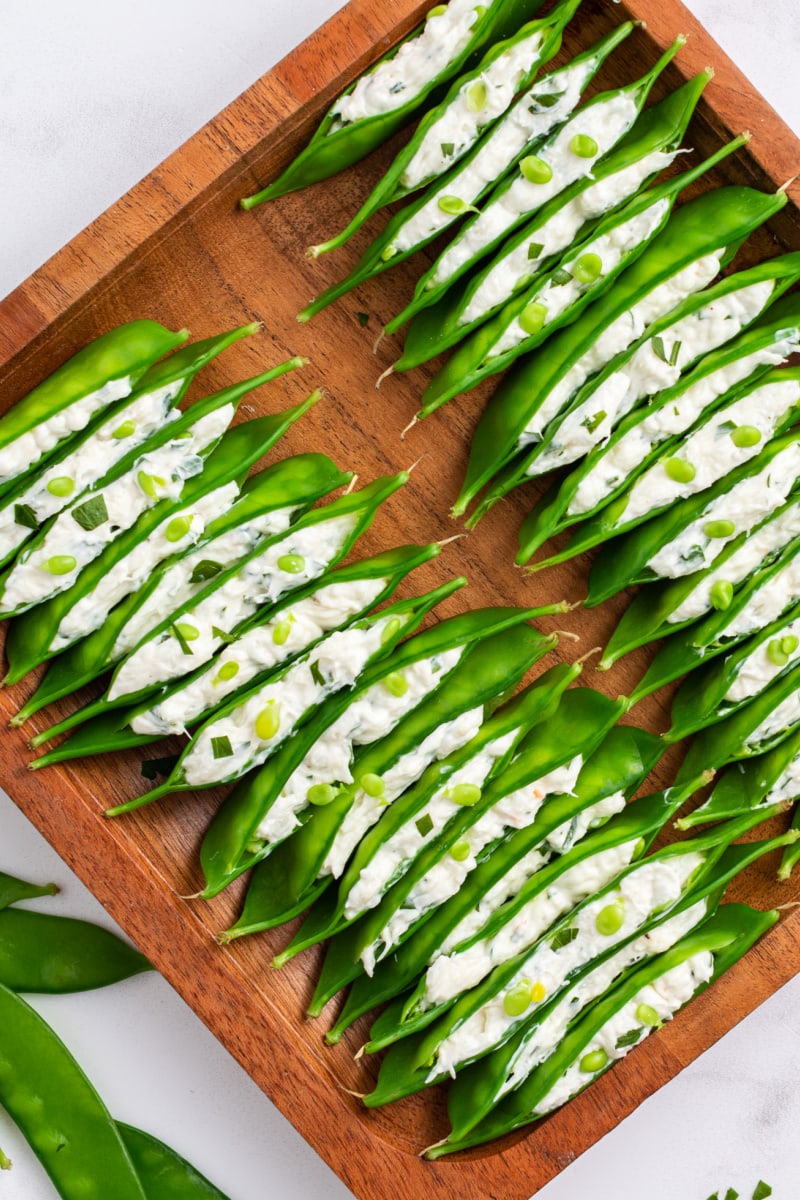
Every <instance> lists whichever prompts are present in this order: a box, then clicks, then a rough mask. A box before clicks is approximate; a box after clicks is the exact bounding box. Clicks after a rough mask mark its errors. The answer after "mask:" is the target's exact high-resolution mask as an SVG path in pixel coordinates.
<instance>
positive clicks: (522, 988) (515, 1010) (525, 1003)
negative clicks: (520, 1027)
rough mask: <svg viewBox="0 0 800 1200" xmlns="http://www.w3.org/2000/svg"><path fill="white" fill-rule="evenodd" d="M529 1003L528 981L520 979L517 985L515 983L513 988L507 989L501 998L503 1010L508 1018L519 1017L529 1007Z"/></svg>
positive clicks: (529, 990)
mask: <svg viewBox="0 0 800 1200" xmlns="http://www.w3.org/2000/svg"><path fill="white" fill-rule="evenodd" d="M530 1003H531V981H530V979H520V981H519V983H515V984H514V986H513V987H511V988H509V989H508V991H507V992H506V994H505V996H504V997H503V1009H504V1011H505V1012H506V1014H507V1015H508V1016H509V1017H521V1016H522V1014H523V1013H524V1012H525V1011H526V1010H527V1009H528V1008H529V1007H530Z"/></svg>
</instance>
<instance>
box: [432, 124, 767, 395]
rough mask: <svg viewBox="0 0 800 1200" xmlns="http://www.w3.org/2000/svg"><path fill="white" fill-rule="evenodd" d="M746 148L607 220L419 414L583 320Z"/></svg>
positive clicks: (501, 319) (534, 287)
mask: <svg viewBox="0 0 800 1200" xmlns="http://www.w3.org/2000/svg"><path fill="white" fill-rule="evenodd" d="M746 142H747V138H746V137H741V138H736V139H734V141H732V142H729V143H728V144H727V145H726V146H723V147H722V149H721V150H719V151H717V153H716V154H712V155H711V157H710V158H707V159H705V160H704V161H703V162H702V163H700V164H699V165H698V166H697V167H694V168H692V169H691V170H689V171H685V172H683V173H682V174H681V175H675V176H673V177H672V178H671V179H668V180H666V182H664V183H661V184H658V185H657V186H656V187H653V188H650V189H649V190H648V191H646V192H641V193H640V194H639V195H637V196H635V197H634V198H633V199H632V200H630V201H629V202H628V203H627V204H625V205H624V206H623V207H622V208H616V209H614V211H613V212H612V213H610V214H608V215H607V216H605V217H603V218H602V220H600V221H599V223H597V224H596V225H595V226H594V228H593V229H592V230H591V232H590V233H589V234H588V236H586V237H585V238H584V239H583V240H582V241H579V242H578V243H577V244H575V243H573V244H572V245H571V246H569V248H568V249H567V250H566V251H565V253H564V254H563V255H562V256H561V258H560V259H559V260H558V261H557V264H556V265H554V266H553V268H552V269H548V270H545V271H541V272H538V273H537V274H536V276H535V278H534V282H532V283H531V284H530V285H529V286H526V287H524V288H522V289H521V290H520V292H519V294H518V295H516V296H514V297H512V299H510V300H509V301H508V302H507V303H506V304H505V305H504V306H503V308H502V309H501V310H500V311H499V312H498V313H497V314H496V315H495V316H494V317H493V318H492V319H491V320H490V321H488V322H486V323H485V324H483V325H481V327H480V328H479V329H477V330H475V332H474V333H472V334H471V335H470V337H468V338H467V339H466V340H465V341H463V342H462V343H461V345H460V346H459V347H458V348H457V349H456V351H455V353H454V354H453V355H452V357H451V358H450V359H449V360H448V361H447V362H446V363H445V365H444V366H443V367H442V368H441V369H440V370H439V371H438V372H437V373H436V375H434V377H433V379H432V380H431V381H430V383H429V384H428V385H427V387H426V388H425V391H424V393H423V396H422V405H421V407H420V412H419V416H426V417H427V416H430V414H431V413H432V412H435V411H436V409H437V408H440V407H441V406H442V405H443V404H446V403H447V401H448V400H452V399H453V397H455V396H457V395H459V394H460V393H462V392H469V391H472V389H473V388H475V387H477V386H478V384H479V383H481V381H482V380H484V379H487V378H488V377H489V376H491V375H497V374H499V373H500V372H501V371H504V370H505V369H506V367H508V366H510V365H511V363H513V362H514V361H515V360H516V359H517V358H519V357H520V355H523V354H528V353H531V352H532V351H534V350H535V349H536V348H537V347H538V346H540V345H541V343H542V342H544V341H545V340H546V339H547V338H548V337H550V336H551V334H552V333H554V332H555V330H557V329H560V328H561V327H562V326H564V325H569V324H571V323H572V322H573V321H574V320H576V319H577V318H578V317H579V316H580V314H581V312H582V311H583V309H584V308H586V306H587V305H588V304H591V303H592V302H593V301H595V300H597V299H598V297H599V296H601V295H602V294H603V293H604V292H606V291H607V290H608V289H609V288H610V287H612V286H613V284H614V282H615V280H616V279H617V278H618V276H619V275H620V274H621V273H622V272H623V271H624V270H626V269H627V268H629V267H630V266H632V265H633V263H634V262H635V261H636V259H637V258H639V256H640V255H641V254H643V253H644V251H645V250H646V248H647V246H648V245H649V244H650V243H651V242H652V241H653V240H654V239H655V238H656V237H657V236H658V234H659V233H661V232H662V231H663V229H664V227H665V225H666V223H667V221H668V219H669V216H670V213H671V212H672V208H673V205H674V204H675V201H676V199H677V197H678V193H679V192H680V191H682V189H683V188H685V187H688V186H689V185H690V184H691V183H693V182H694V181H695V179H697V178H698V177H699V176H701V175H703V174H705V172H706V171H709V170H711V169H712V168H713V167H715V166H716V165H717V164H718V163H719V162H720V161H721V160H722V159H724V158H726V157H727V156H728V155H729V154H732V153H733V152H734V151H735V150H738V149H739V147H740V146H742V145H744V144H745V143H746Z"/></svg>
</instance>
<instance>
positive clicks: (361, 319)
mask: <svg viewBox="0 0 800 1200" xmlns="http://www.w3.org/2000/svg"><path fill="white" fill-rule="evenodd" d="M356 316H357V317H358V323H359V325H360V326H361V328H362V329H363V328H364V326H365V325H369V313H365V312H358V313H356Z"/></svg>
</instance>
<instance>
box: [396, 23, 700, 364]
mask: <svg viewBox="0 0 800 1200" xmlns="http://www.w3.org/2000/svg"><path fill="white" fill-rule="evenodd" d="M624 28H625V27H624V26H621V27H620V31H621V30H622V29H624ZM618 32H619V31H618ZM605 44H606V43H605V42H604V41H603V42H599V43H598V45H597V46H595V47H592V49H591V50H589V51H586V52H585V53H584V54H582V55H579V56H578V58H575V59H573V60H572V62H570V63H568V64H567V66H566V67H562V68H561V70H559V71H555V72H553V73H552V74H551V75H547V76H545V77H544V79H543V80H542V81H541V84H540V85H539V86H540V87H544V86H545V85H548V86H552V87H553V88H554V90H557V89H558V86H565V85H566V84H567V83H568V82H569V81H570V77H571V76H572V75H573V73H575V72H577V70H578V67H579V66H581V65H582V64H583V69H586V67H589V66H594V63H593V61H592V60H593V57H594V55H595V54H596V53H598V54H599V53H600V52H601V51H602V50H603V48H604V46H605ZM710 78H711V75H710V72H708V71H704V72H702V73H701V74H700V75H696V76H695V77H694V79H690V80H689V82H688V83H685V84H684V85H683V87H681V88H678V89H677V91H675V92H672V93H670V95H669V96H667V97H666V99H664V100H661V101H660V102H659V103H658V104H654V105H651V106H650V108H646V109H644V110H643V112H641V113H640V114H639V115H638V117H637V118H636V120H635V122H634V123H633V126H632V127H631V129H630V130H629V131H628V133H627V134H626V135H625V137H623V138H622V139H621V140H620V141H619V143H618V144H617V145H616V146H615V147H614V149H613V150H611V151H609V153H608V154H606V155H604V156H603V158H602V159H600V160H599V162H598V163H597V165H596V166H595V168H594V171H593V172H592V175H593V178H591V179H589V178H587V179H580V180H577V181H576V182H575V183H574V184H572V185H571V186H570V187H569V188H567V189H566V191H565V192H564V193H563V194H562V195H561V196H556V197H555V198H554V199H553V200H551V201H550V202H549V203H548V204H546V205H545V206H544V208H543V209H542V210H541V212H540V213H538V214H537V215H536V216H535V217H534V219H533V220H532V221H529V222H528V223H527V224H525V225H523V226H522V227H521V228H520V229H519V230H518V231H517V232H516V233H514V234H513V235H512V236H511V237H509V238H508V239H507V240H506V241H505V242H504V243H503V247H502V250H501V251H500V252H499V253H498V254H497V255H496V256H495V258H494V259H493V260H492V262H490V263H489V264H488V266H485V267H483V268H481V269H480V270H478V271H476V272H475V273H474V274H472V275H470V276H469V278H468V279H467V280H466V281H465V282H464V285H463V287H462V288H454V289H452V290H450V291H445V292H444V295H442V296H441V298H440V299H439V300H437V301H436V303H435V304H431V305H430V307H428V297H427V293H425V292H423V293H422V294H421V296H417V297H415V298H414V299H413V300H412V301H411V303H410V304H408V305H407V306H406V308H405V309H404V310H403V311H402V312H401V313H400V314H399V315H398V316H397V317H395V318H393V319H392V320H391V321H389V322H388V323H387V325H386V332H387V333H395V332H396V331H397V330H398V329H399V328H400V327H401V326H402V325H403V324H404V323H405V322H406V321H407V320H409V319H410V320H411V324H410V326H409V329H408V332H407V334H406V339H405V345H404V347H403V353H402V356H401V357H400V359H399V360H398V361H397V362H396V363H395V364H394V368H393V369H394V370H395V371H408V370H410V369H411V368H412V367H415V366H419V365H420V364H421V363H423V362H427V361H428V360H429V359H431V358H434V357H435V356H436V355H437V354H440V353H441V352H442V351H443V350H447V349H448V348H449V347H450V346H453V345H455V343H456V342H459V341H461V339H462V338H463V337H465V336H466V335H467V334H469V333H471V332H472V330H473V329H475V328H476V327H477V326H478V325H480V324H481V323H482V322H483V321H485V320H488V318H489V317H491V316H492V314H493V313H494V312H496V310H497V309H498V308H500V307H501V305H503V304H504V303H505V301H506V300H507V299H510V298H511V296H512V295H514V294H516V292H518V291H519V290H520V289H521V288H522V287H525V286H527V284H528V282H529V281H531V280H532V278H533V275H534V273H536V274H538V273H539V272H541V271H542V270H543V269H545V268H546V267H548V265H549V264H550V263H552V262H553V261H554V258H555V256H556V255H557V254H560V253H562V252H563V251H564V250H566V249H567V247H568V246H569V245H570V243H571V242H572V241H573V239H574V238H575V237H576V235H577V234H578V233H579V231H580V230H581V229H582V228H583V227H584V226H585V225H586V224H587V222H589V221H591V220H593V219H596V218H598V217H600V216H602V215H603V214H604V213H606V212H608V211H610V210H611V209H612V208H614V207H616V205H618V204H620V203H622V202H623V201H624V200H626V199H629V198H630V197H631V196H633V195H634V194H635V193H636V192H637V191H638V190H639V188H640V187H642V186H643V185H644V184H645V182H646V181H647V180H648V179H649V178H652V177H653V176H654V175H656V174H657V173H658V172H659V171H660V170H662V169H663V168H664V167H667V166H669V164H670V163H671V162H672V160H673V158H674V157H675V154H676V153H677V151H678V146H679V145H680V141H681V138H682V137H683V135H684V133H685V131H686V126H687V125H688V123H689V118H690V116H691V114H692V112H693V110H694V107H695V105H696V104H697V101H698V99H699V97H700V93H701V92H702V90H703V88H704V87H705V85H706V83H707V82H708V80H709V79H710ZM561 80H563V81H564V83H563V84H560V81H561ZM551 81H552V82H551ZM566 98H567V92H566V91H565V96H564V99H563V100H559V101H558V106H559V107H560V106H561V104H562V103H563V102H564V100H566Z"/></svg>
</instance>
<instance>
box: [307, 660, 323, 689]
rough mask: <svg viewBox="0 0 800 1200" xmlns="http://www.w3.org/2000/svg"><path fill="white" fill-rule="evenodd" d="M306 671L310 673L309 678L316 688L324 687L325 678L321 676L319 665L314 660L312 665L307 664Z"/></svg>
mask: <svg viewBox="0 0 800 1200" xmlns="http://www.w3.org/2000/svg"><path fill="white" fill-rule="evenodd" d="M308 669H309V671H310V672H311V678H312V679H313V680H314V683H316V685H317V687H324V686H325V676H324V675H323V674H322V671H320V669H319V663H318V662H317V660H316V659H314V661H313V662H312V663H309V664H308Z"/></svg>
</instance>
